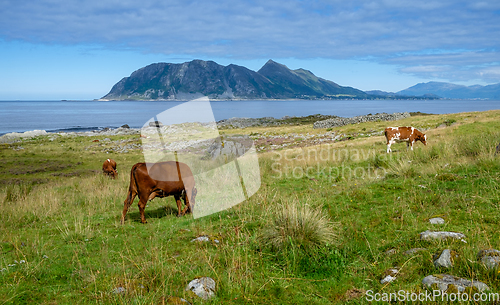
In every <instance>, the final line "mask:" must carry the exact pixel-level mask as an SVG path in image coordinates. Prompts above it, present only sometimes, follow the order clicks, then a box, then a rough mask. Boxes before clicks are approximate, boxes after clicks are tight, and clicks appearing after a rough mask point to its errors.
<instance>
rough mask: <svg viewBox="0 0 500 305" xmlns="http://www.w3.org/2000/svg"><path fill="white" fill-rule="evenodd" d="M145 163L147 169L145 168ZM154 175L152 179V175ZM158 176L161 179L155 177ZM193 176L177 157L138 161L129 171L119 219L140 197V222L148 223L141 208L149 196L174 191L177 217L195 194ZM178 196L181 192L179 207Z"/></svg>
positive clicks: (185, 209) (171, 193)
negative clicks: (174, 158) (125, 194)
mask: <svg viewBox="0 0 500 305" xmlns="http://www.w3.org/2000/svg"><path fill="white" fill-rule="evenodd" d="M148 166H149V167H150V168H149V172H148ZM152 177H154V178H155V179H153V178H152ZM156 179H161V180H156ZM196 192H197V191H196V188H195V186H194V176H193V173H192V172H191V169H190V168H189V166H187V165H186V164H184V163H180V162H176V161H168V162H160V163H154V164H148V165H146V163H137V164H135V165H134V166H132V170H131V171H130V186H129V188H128V195H127V199H125V201H124V202H123V213H122V220H121V223H122V224H123V223H124V222H125V215H126V214H127V211H128V208H129V207H130V206H131V205H132V202H134V198H135V196H136V195H137V196H138V197H139V212H140V214H141V222H142V223H147V221H146V218H145V217H144V208H145V207H146V204H147V202H148V201H149V200H153V198H155V197H160V198H163V197H167V196H170V195H173V196H174V198H175V201H176V203H177V209H178V213H177V217H180V216H183V215H184V214H185V213H187V212H191V208H192V206H194V198H195V196H196ZM181 196H183V199H184V204H185V205H186V207H185V208H184V210H182V203H181V200H180V199H181Z"/></svg>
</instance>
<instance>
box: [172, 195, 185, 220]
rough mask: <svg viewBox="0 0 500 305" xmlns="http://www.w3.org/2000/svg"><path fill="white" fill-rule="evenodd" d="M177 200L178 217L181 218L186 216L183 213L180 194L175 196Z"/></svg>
mask: <svg viewBox="0 0 500 305" xmlns="http://www.w3.org/2000/svg"><path fill="white" fill-rule="evenodd" d="M174 198H175V203H176V204H177V217H181V216H182V215H184V212H182V202H181V196H180V195H179V194H174Z"/></svg>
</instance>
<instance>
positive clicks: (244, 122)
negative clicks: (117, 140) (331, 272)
mask: <svg viewBox="0 0 500 305" xmlns="http://www.w3.org/2000/svg"><path fill="white" fill-rule="evenodd" d="M413 114H414V115H430V114H425V113H421V112H418V113H413ZM410 115H412V113H408V112H403V113H397V112H396V113H392V114H388V113H377V114H374V115H372V114H371V113H370V114H367V115H362V116H355V117H348V118H346V117H339V116H335V115H322V114H314V115H309V116H300V117H295V116H284V117H282V118H279V119H276V118H274V117H263V118H229V119H225V120H220V121H217V122H216V124H217V128H218V129H219V130H224V129H244V128H248V127H274V126H293V125H307V124H313V128H315V129H317V128H322V129H326V128H331V127H337V126H343V125H349V124H355V123H362V122H367V121H373V120H383V121H394V120H399V119H403V118H407V117H410ZM156 123H159V125H156V124H155V122H150V127H151V128H156V127H160V128H161V127H164V125H163V124H162V123H161V122H156ZM167 126H168V125H167ZM143 128H144V127H141V128H130V127H129V126H128V125H126V124H125V125H122V126H121V127H118V128H109V127H105V128H102V129H96V130H86V131H64V130H61V131H46V130H30V131H25V132H11V133H6V134H3V135H0V143H5V144H11V143H15V142H17V141H20V140H23V139H29V138H34V137H38V136H47V135H49V136H50V135H54V136H56V135H59V136H103V135H104V136H115V135H133V134H140V133H141V130H142V129H143Z"/></svg>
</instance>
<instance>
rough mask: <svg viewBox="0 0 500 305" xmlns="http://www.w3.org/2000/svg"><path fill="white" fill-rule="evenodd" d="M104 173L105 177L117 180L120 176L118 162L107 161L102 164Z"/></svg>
mask: <svg viewBox="0 0 500 305" xmlns="http://www.w3.org/2000/svg"><path fill="white" fill-rule="evenodd" d="M102 172H103V173H104V174H105V175H108V176H111V178H113V179H115V178H116V176H117V175H118V170H117V169H116V161H115V160H113V159H107V160H106V161H104V163H103V164H102Z"/></svg>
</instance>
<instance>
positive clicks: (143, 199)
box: [138, 196, 148, 223]
mask: <svg viewBox="0 0 500 305" xmlns="http://www.w3.org/2000/svg"><path fill="white" fill-rule="evenodd" d="M147 198H148V197H147V196H143V197H141V198H140V199H139V204H138V205H139V212H140V214H141V222H142V223H148V222H147V221H146V217H145V216H144V209H145V208H146V204H147V203H148V200H147Z"/></svg>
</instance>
